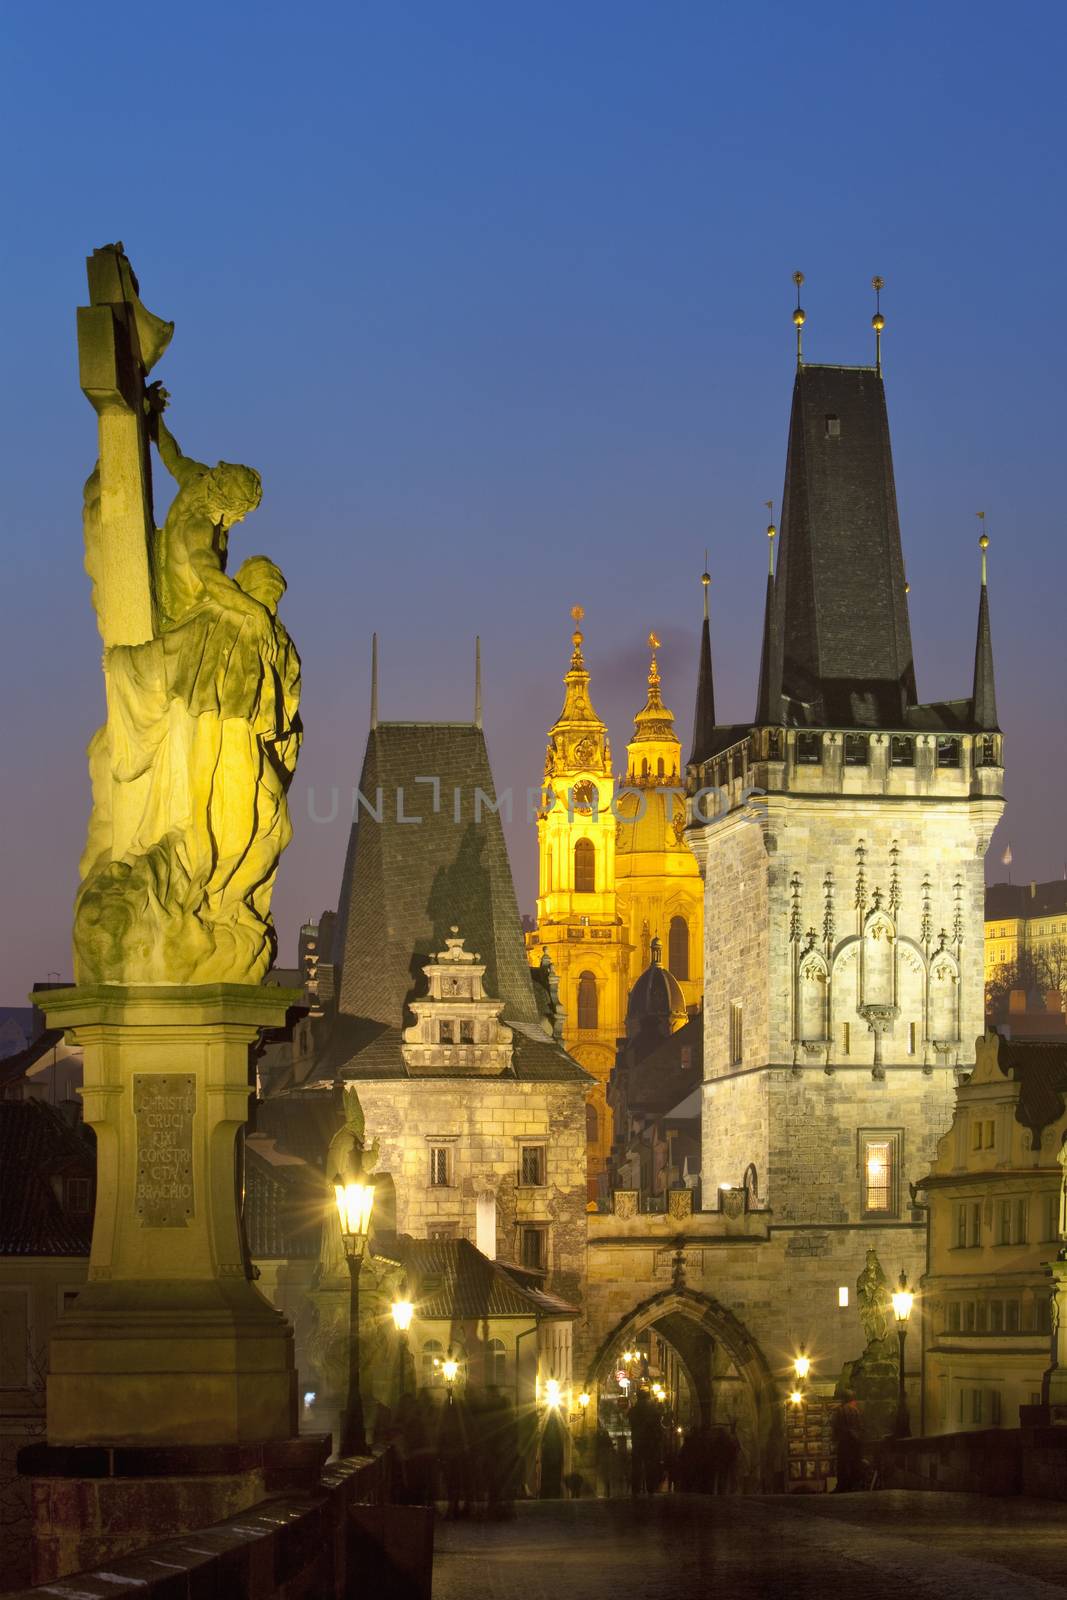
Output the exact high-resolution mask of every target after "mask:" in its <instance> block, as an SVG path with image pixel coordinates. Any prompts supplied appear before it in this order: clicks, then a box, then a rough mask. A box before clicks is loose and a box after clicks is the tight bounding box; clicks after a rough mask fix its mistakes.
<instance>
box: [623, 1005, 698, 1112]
mask: <svg viewBox="0 0 1067 1600" xmlns="http://www.w3.org/2000/svg"><path fill="white" fill-rule="evenodd" d="M686 1051H688V1065H687V1066H683V1060H684V1059H685V1052H686ZM703 1078H704V1017H703V1014H702V1013H701V1012H698V1013H697V1015H696V1016H695V1017H690V1019H689V1021H688V1022H687V1023H685V1025H684V1026H683V1027H681V1028H679V1029H678V1032H677V1033H672V1034H671V1035H670V1037H669V1038H667V1039H664V1041H663V1043H662V1044H660V1045H657V1046H656V1048H655V1049H654V1050H652V1051H650V1052H649V1054H648V1055H647V1056H643V1057H642V1058H641V1060H640V1061H638V1062H636V1063H635V1064H634V1065H632V1066H631V1067H630V1068H629V1082H628V1085H627V1095H626V1099H627V1105H628V1106H629V1108H630V1110H631V1111H633V1112H639V1113H644V1114H645V1115H647V1116H657V1115H662V1114H663V1113H664V1112H667V1111H672V1110H673V1109H674V1107H675V1106H676V1105H678V1103H679V1102H680V1101H681V1100H683V1099H684V1098H685V1097H686V1095H688V1094H689V1092H690V1091H691V1090H692V1089H693V1088H694V1087H696V1086H698V1085H699V1084H700V1083H702V1082H703Z"/></svg>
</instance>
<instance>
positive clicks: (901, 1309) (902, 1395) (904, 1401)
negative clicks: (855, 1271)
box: [892, 1267, 915, 1439]
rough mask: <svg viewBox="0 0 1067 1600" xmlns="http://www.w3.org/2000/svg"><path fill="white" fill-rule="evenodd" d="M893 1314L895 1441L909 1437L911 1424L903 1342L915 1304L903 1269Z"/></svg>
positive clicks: (895, 1296)
mask: <svg viewBox="0 0 1067 1600" xmlns="http://www.w3.org/2000/svg"><path fill="white" fill-rule="evenodd" d="M892 1298H893V1314H894V1315H895V1317H896V1319H897V1343H898V1346H899V1349H900V1381H899V1387H898V1389H897V1425H896V1427H895V1429H894V1430H893V1433H894V1437H895V1438H897V1439H907V1438H909V1437H910V1436H911V1423H910V1422H909V1420H908V1395H907V1390H906V1389H905V1387H904V1341H905V1339H906V1338H907V1337H908V1318H909V1317H910V1316H911V1308H912V1306H913V1305H914V1304H915V1296H914V1294H913V1293H912V1291H911V1290H910V1289H909V1288H908V1277H907V1273H906V1272H905V1271H904V1268H903V1267H901V1269H900V1282H899V1283H898V1285H897V1287H896V1289H895V1290H894V1291H893V1297H892Z"/></svg>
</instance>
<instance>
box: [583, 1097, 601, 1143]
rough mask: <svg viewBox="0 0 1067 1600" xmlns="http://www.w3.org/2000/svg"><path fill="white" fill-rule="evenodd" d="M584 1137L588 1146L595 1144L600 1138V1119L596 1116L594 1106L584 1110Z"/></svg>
mask: <svg viewBox="0 0 1067 1600" xmlns="http://www.w3.org/2000/svg"><path fill="white" fill-rule="evenodd" d="M585 1137H586V1139H587V1140H588V1142H589V1143H590V1144H596V1142H597V1140H598V1139H599V1137H600V1118H599V1117H598V1116H597V1114H596V1106H586V1108H585Z"/></svg>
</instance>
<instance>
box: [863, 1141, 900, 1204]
mask: <svg viewBox="0 0 1067 1600" xmlns="http://www.w3.org/2000/svg"><path fill="white" fill-rule="evenodd" d="M862 1150H863V1210H864V1213H865V1214H866V1215H867V1216H883V1217H890V1216H893V1215H894V1214H895V1212H896V1188H897V1172H896V1168H897V1160H896V1157H897V1135H895V1134H882V1135H879V1136H878V1137H871V1136H867V1137H865V1138H864V1139H863V1144H862Z"/></svg>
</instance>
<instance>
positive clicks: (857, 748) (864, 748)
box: [845, 733, 871, 767]
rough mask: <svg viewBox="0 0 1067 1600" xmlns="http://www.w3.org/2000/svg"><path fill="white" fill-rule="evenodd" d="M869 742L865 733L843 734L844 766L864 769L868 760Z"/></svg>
mask: <svg viewBox="0 0 1067 1600" xmlns="http://www.w3.org/2000/svg"><path fill="white" fill-rule="evenodd" d="M870 749H871V741H870V739H869V737H868V735H867V734H865V733H846V734H845V766H846V767H865V766H866V765H867V763H868V760H869V759H870Z"/></svg>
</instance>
